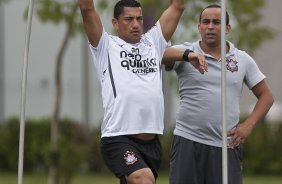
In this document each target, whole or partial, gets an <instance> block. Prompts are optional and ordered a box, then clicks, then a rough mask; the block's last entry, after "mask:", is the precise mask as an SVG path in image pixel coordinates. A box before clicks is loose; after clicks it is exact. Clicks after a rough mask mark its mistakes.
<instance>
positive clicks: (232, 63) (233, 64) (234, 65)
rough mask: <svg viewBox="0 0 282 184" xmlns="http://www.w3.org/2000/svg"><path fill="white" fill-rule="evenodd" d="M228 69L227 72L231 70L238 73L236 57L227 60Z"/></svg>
mask: <svg viewBox="0 0 282 184" xmlns="http://www.w3.org/2000/svg"><path fill="white" fill-rule="evenodd" d="M226 63H227V64H226V68H227V70H229V71H230V72H232V73H233V72H237V71H238V65H237V63H238V62H237V61H236V60H235V58H234V57H231V58H228V59H227V60H226Z"/></svg>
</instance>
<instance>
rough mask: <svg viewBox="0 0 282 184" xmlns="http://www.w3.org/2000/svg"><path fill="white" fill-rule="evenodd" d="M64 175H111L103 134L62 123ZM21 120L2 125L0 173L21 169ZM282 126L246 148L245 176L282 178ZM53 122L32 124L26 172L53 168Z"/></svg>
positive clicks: (261, 131) (259, 130)
mask: <svg viewBox="0 0 282 184" xmlns="http://www.w3.org/2000/svg"><path fill="white" fill-rule="evenodd" d="M60 129H61V132H62V133H61V135H60V141H59V142H60V153H61V157H59V159H60V160H59V168H60V172H61V173H62V174H63V175H64V176H65V177H66V176H67V175H69V174H71V173H74V172H78V171H87V172H95V173H101V172H108V170H107V168H106V166H105V164H104V162H103V160H102V157H101V153H100V147H99V144H100V133H99V132H100V130H99V129H93V130H91V134H90V139H89V140H90V141H89V140H88V139H87V137H86V136H85V135H87V134H86V133H85V131H86V130H85V127H84V126H82V125H81V124H78V123H77V122H73V121H71V120H68V119H64V120H62V121H61V122H60ZM18 135H19V120H18V118H10V119H9V120H7V121H6V122H5V123H4V124H1V125H0V158H1V159H0V172H1V171H13V172H16V171H17V168H18V159H17V158H18V140H19V137H18ZM171 136H172V132H168V133H166V134H165V135H164V136H162V137H161V142H162V145H163V151H164V153H165V154H164V156H163V158H162V166H161V171H164V172H165V171H168V167H169V158H168V153H169V150H170V144H171V140H172V137H171ZM281 142H282V122H278V123H277V122H276V123H271V122H261V123H260V124H258V126H257V127H256V128H255V129H254V132H253V133H252V134H251V136H250V137H249V138H248V139H247V141H246V142H245V143H244V146H243V152H244V161H243V165H244V173H245V174H269V175H270V174H271V175H273V174H275V175H282V154H281V153H282V144H281ZM49 148H50V119H36V120H32V119H30V120H28V121H27V124H26V139H25V151H24V155H25V157H24V170H25V172H45V171H47V170H48V166H49V161H50V158H49V153H50V152H49Z"/></svg>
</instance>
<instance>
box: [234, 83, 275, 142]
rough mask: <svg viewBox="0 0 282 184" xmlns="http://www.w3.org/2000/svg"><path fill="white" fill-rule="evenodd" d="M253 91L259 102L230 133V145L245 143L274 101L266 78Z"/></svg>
mask: <svg viewBox="0 0 282 184" xmlns="http://www.w3.org/2000/svg"><path fill="white" fill-rule="evenodd" d="M252 92H253V93H254V95H255V96H256V97H257V99H258V100H257V103H256V105H255V107H254V109H253V111H252V113H251V114H250V116H248V118H247V119H246V120H245V121H244V122H242V123H240V124H239V125H238V126H237V127H236V128H235V129H234V130H232V131H230V132H229V133H228V135H229V136H232V138H231V140H230V142H229V146H230V147H235V146H237V145H238V144H241V143H244V141H245V139H246V138H247V137H248V136H249V135H250V134H251V132H252V130H253V128H254V127H255V125H256V124H257V123H258V122H259V121H260V120H261V119H263V118H264V117H265V115H266V114H267V112H268V111H269V109H270V108H271V106H272V104H273V102H274V99H273V96H272V93H271V90H270V88H269V87H268V85H267V83H266V81H265V80H263V81H261V82H260V83H258V84H257V85H256V86H254V87H253V88H252Z"/></svg>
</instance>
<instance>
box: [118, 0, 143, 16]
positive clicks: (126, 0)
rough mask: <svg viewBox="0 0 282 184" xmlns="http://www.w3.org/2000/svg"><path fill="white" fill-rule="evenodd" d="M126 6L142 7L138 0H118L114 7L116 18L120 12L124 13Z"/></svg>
mask: <svg viewBox="0 0 282 184" xmlns="http://www.w3.org/2000/svg"><path fill="white" fill-rule="evenodd" d="M124 7H141V4H140V3H139V2H138V1H137V0H120V1H118V2H117V4H116V5H115V8H114V18H116V19H118V18H119V16H120V14H122V13H123V8H124Z"/></svg>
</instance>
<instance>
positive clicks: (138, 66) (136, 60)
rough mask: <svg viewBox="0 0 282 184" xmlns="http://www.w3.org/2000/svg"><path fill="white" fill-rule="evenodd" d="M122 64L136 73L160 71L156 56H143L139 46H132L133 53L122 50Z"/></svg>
mask: <svg viewBox="0 0 282 184" xmlns="http://www.w3.org/2000/svg"><path fill="white" fill-rule="evenodd" d="M120 58H121V59H122V61H121V66H122V67H123V68H125V69H126V70H129V71H131V72H132V73H135V74H148V73H155V72H157V71H158V65H157V62H156V58H142V56H141V55H140V52H139V48H132V49H131V53H128V52H126V51H121V52H120Z"/></svg>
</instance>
